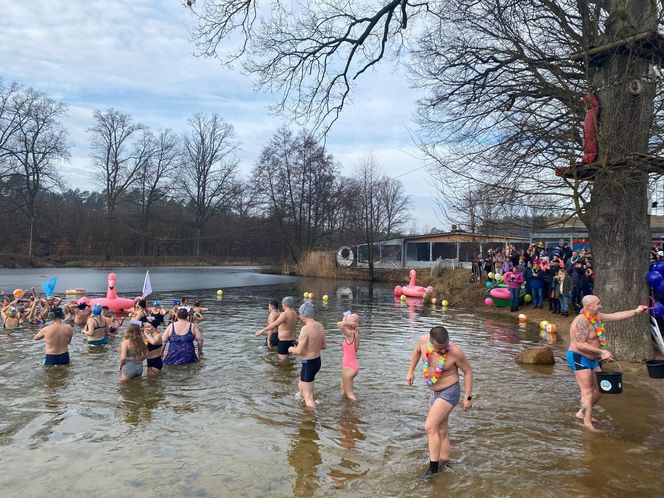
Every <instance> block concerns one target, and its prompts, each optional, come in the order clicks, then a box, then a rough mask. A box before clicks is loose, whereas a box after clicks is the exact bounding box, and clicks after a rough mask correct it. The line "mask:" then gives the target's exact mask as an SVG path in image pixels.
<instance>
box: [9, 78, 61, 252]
mask: <svg viewBox="0 0 664 498" xmlns="http://www.w3.org/2000/svg"><path fill="white" fill-rule="evenodd" d="M21 100H22V105H21V108H20V113H21V114H22V116H21V117H20V118H19V119H18V120H17V127H16V130H15V132H14V133H13V134H12V136H11V138H10V140H9V147H8V149H9V151H10V153H11V161H12V162H13V163H14V164H15V166H16V173H17V174H18V175H19V176H20V177H21V184H22V185H21V189H20V194H21V197H22V198H23V199H24V203H25V210H26V215H27V218H28V223H29V224H30V237H29V242H28V256H30V257H31V256H32V241H33V234H34V225H35V211H36V202H37V198H38V196H39V195H40V194H41V193H42V191H43V190H45V189H47V188H49V187H51V186H53V185H55V184H56V182H57V180H58V175H57V171H56V164H57V162H58V161H61V160H65V159H68V158H69V148H70V144H69V142H68V140H67V131H66V130H65V128H64V127H63V125H62V122H61V121H60V120H61V119H62V117H63V115H64V114H65V112H66V109H67V108H66V106H65V105H64V104H61V103H59V102H56V101H55V100H53V99H50V98H48V97H47V96H46V95H45V94H44V93H42V92H38V91H36V90H33V89H27V90H26V91H25V93H24V96H23V98H22V99H21Z"/></svg>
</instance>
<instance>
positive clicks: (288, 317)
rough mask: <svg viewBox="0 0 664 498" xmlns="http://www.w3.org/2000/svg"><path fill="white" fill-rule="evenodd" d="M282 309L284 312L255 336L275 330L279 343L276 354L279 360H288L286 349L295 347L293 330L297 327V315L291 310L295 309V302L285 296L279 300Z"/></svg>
mask: <svg viewBox="0 0 664 498" xmlns="http://www.w3.org/2000/svg"><path fill="white" fill-rule="evenodd" d="M281 304H282V306H283V307H284V312H283V313H282V314H281V315H279V318H277V319H276V320H275V321H274V322H272V323H271V324H270V325H268V326H267V327H263V328H262V329H260V330H259V331H258V332H257V333H256V335H257V336H258V335H261V334H264V333H265V332H267V331H268V330H270V329H274V328H277V331H278V335H279V343H278V345H277V353H278V354H279V359H280V360H286V359H288V355H289V352H288V349H289V348H290V347H292V346H295V328H296V326H297V313H296V312H295V310H294V309H293V308H294V307H295V300H294V299H293V298H292V297H291V296H286V297H285V298H283V299H282V300H281Z"/></svg>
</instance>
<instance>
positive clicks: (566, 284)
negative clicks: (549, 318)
mask: <svg viewBox="0 0 664 498" xmlns="http://www.w3.org/2000/svg"><path fill="white" fill-rule="evenodd" d="M553 283H554V288H555V295H556V296H557V297H558V299H559V301H560V311H559V312H558V313H562V315H563V316H569V307H568V301H567V300H568V299H569V295H570V293H571V292H572V282H571V280H570V279H569V278H568V276H567V272H566V271H565V270H563V269H562V268H561V269H560V270H558V275H557V276H556V277H555V278H554V279H553ZM554 313H555V311H554Z"/></svg>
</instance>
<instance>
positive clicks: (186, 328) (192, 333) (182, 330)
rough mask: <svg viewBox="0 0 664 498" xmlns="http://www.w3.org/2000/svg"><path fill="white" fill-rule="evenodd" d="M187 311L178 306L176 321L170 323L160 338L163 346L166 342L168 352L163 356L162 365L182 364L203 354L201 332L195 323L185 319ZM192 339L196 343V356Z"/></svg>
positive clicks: (197, 358) (192, 361)
mask: <svg viewBox="0 0 664 498" xmlns="http://www.w3.org/2000/svg"><path fill="white" fill-rule="evenodd" d="M188 317H189V311H187V310H186V309H185V308H180V309H179V310H178V312H177V321H175V322H173V323H171V324H170V325H169V326H168V327H167V328H166V330H165V331H164V335H163V336H162V338H161V340H162V343H163V344H164V346H165V345H166V344H168V353H167V354H166V358H164V365H183V364H185V363H195V362H197V361H198V360H199V359H200V357H201V356H202V354H203V334H202V333H201V331H200V329H199V328H198V326H197V325H195V324H193V323H191V322H189V321H187V318H188ZM194 341H196V344H197V345H198V356H196V348H195V347H194Z"/></svg>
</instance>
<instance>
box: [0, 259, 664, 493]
mask: <svg viewBox="0 0 664 498" xmlns="http://www.w3.org/2000/svg"><path fill="white" fill-rule="evenodd" d="M116 272H117V274H118V287H119V291H120V294H121V295H122V294H123V292H126V293H127V295H129V296H131V295H134V294H136V293H137V292H138V291H140V289H141V287H142V283H143V275H144V272H143V271H140V270H133V269H118V270H116ZM106 273H107V270H106V271H102V270H88V269H84V270H82V269H75V270H73V269H72V270H48V271H44V270H20V271H19V270H16V271H11V270H2V271H0V287H1V288H3V289H4V290H10V289H12V288H14V287H25V286H28V285H32V284H34V283H38V282H40V281H42V280H45V279H47V278H50V277H51V276H56V275H59V276H60V278H61V281H60V283H65V282H63V281H64V280H65V278H66V279H67V280H66V284H65V285H62V286H61V285H60V283H59V285H58V289H61V288H64V287H66V286H72V287H86V288H88V289H90V290H91V291H98V292H102V291H103V290H104V289H105V274H106ZM151 274H152V286H153V289H154V290H155V294H156V295H158V296H159V297H161V298H162V300H163V301H165V302H168V301H169V300H170V299H173V298H179V297H181V296H182V295H186V296H188V297H190V298H201V299H203V300H204V305H206V306H208V307H209V308H210V311H209V312H208V313H207V314H206V320H205V322H203V324H202V325H201V328H202V329H203V331H204V334H205V340H206V343H205V351H204V353H205V354H204V360H203V361H202V362H200V363H199V364H196V365H193V366H187V367H170V368H169V367H166V368H165V369H164V370H163V373H162V375H161V377H159V378H158V379H140V380H134V381H131V382H129V383H126V384H124V385H121V384H120V383H119V382H118V376H117V363H118V356H119V355H118V349H119V343H120V339H119V338H116V339H114V340H112V341H111V343H110V345H109V346H107V347H101V348H90V347H88V346H86V345H85V344H84V342H83V340H82V337H81V336H80V334H77V335H76V336H75V338H74V340H73V343H72V346H71V349H70V351H71V357H72V364H71V365H70V366H69V367H57V368H49V369H46V368H43V367H41V366H40V361H41V356H42V351H43V344H41V343H36V342H34V341H32V333H33V332H34V331H33V330H30V329H22V330H17V331H15V332H13V333H11V334H7V333H4V334H3V335H2V336H0V401H1V402H0V446H1V447H0V452H1V455H2V456H1V457H0V462H2V473H0V486H1V489H2V496H3V497H7V496H17V497H25V496H44V495H47V494H48V495H51V496H65V495H66V496H71V495H79V496H86V497H95V496H111V495H112V496H138V495H140V496H146V497H152V496H232V497H235V496H267V495H269V496H293V495H295V496H337V495H343V496H473V497H484V496H486V497H489V496H589V497H590V496H592V497H594V496H598V497H599V496H661V495H662V490H663V489H664V381H662V380H656V379H650V378H648V377H647V376H646V375H645V374H644V373H643V371H642V370H639V369H637V370H635V371H628V372H627V373H626V374H625V377H624V393H623V394H621V395H618V396H605V397H604V399H603V400H602V401H601V405H600V408H599V409H598V410H597V418H598V419H599V423H598V426H599V427H600V428H602V429H604V430H605V433H603V434H590V433H588V432H587V431H585V430H583V429H582V427H581V425H580V423H578V421H577V420H576V419H575V418H574V416H573V415H574V412H575V411H576V410H577V409H578V390H577V387H576V384H575V382H574V378H573V375H572V374H571V373H570V371H569V370H568V368H567V367H566V365H565V364H564V363H563V362H562V361H560V360H558V361H557V363H556V365H555V366H553V367H523V366H519V365H517V364H515V363H514V354H515V353H516V352H517V351H519V350H520V349H522V348H523V347H524V346H525V345H530V344H537V343H541V342H546V341H547V340H549V339H550V338H546V337H545V338H542V337H540V334H539V330H537V329H536V328H534V327H528V328H525V329H522V328H519V326H518V325H517V324H516V323H515V322H516V320H514V318H513V317H512V318H510V317H505V316H495V317H487V316H484V315H477V314H473V313H471V312H466V311H463V310H448V311H445V310H442V309H441V308H430V307H429V308H421V307H417V306H411V305H401V304H400V303H395V302H394V298H393V296H392V292H391V289H390V288H388V287H386V286H376V287H373V288H369V287H368V286H367V285H366V284H357V283H354V284H353V283H345V282H333V281H326V280H318V281H314V280H307V279H293V278H288V277H277V276H270V275H261V274H258V273H254V271H253V270H252V269H251V268H230V269H226V268H186V269H182V268H159V269H154V270H151ZM70 278H71V280H69V279H70ZM40 279H41V280H40ZM70 281H71V282H72V283H71V284H70V283H69V282H70ZM217 288H223V289H224V291H225V295H224V298H223V299H222V300H217V299H216V296H215V295H214V291H215V290H216V289H217ZM309 290H312V291H314V292H315V295H316V309H317V318H318V320H319V321H321V323H323V325H325V327H326V329H327V331H328V349H327V350H326V351H324V352H323V355H322V360H323V367H322V369H321V371H320V373H319V374H318V376H317V378H316V392H317V399H318V402H319V405H318V410H317V412H316V414H311V413H309V412H308V411H307V410H306V409H305V408H304V405H303V403H302V402H301V401H298V400H296V399H295V398H294V393H295V392H296V390H297V382H298V379H299V375H298V374H299V367H298V365H297V364H296V363H295V361H291V362H287V363H285V364H280V363H279V362H278V360H277V358H276V354H275V353H271V352H270V353H269V352H267V351H266V350H265V349H264V348H262V347H261V346H260V344H261V340H260V339H258V338H256V337H254V336H253V333H254V332H255V331H256V330H257V329H258V328H260V327H262V326H263V325H264V323H265V319H266V315H267V312H266V309H265V308H266V304H267V300H268V299H272V298H277V299H280V298H281V297H283V296H285V295H293V296H300V298H299V299H301V296H302V293H303V292H304V291H309ZM182 291H186V292H184V293H183V292H182ZM323 294H328V295H329V296H330V301H329V303H328V304H323V303H322V302H321V301H320V297H321V296H322V295H323ZM299 299H298V300H299ZM350 308H352V309H353V310H355V311H357V312H358V313H359V314H360V315H361V317H362V324H361V330H362V343H361V349H360V351H359V353H358V358H359V363H360V373H359V375H358V377H357V379H356V382H355V392H356V395H357V397H358V402H357V403H351V402H348V401H345V400H343V399H342V398H341V397H340V394H339V378H340V365H341V341H342V335H341V333H340V332H339V331H338V330H337V329H335V327H334V324H335V323H336V321H338V320H339V318H340V316H341V314H342V312H343V311H345V310H347V309H350ZM440 323H443V324H445V325H446V326H447V327H448V328H449V329H450V331H451V335H452V340H453V341H455V342H456V343H457V344H458V345H459V346H460V347H462V348H463V349H464V350H465V351H466V353H467V355H468V357H469V359H470V362H471V365H472V366H473V368H474V371H475V387H474V389H473V391H474V394H475V402H474V407H473V409H472V410H471V411H470V412H468V413H463V412H462V411H461V410H460V409H459V408H457V409H455V410H454V412H453V414H452V416H451V420H450V432H451V438H452V453H453V460H454V462H455V463H454V465H453V466H452V468H451V469H449V470H447V471H445V472H444V473H442V474H440V475H438V476H437V477H436V478H435V479H433V480H432V481H429V482H424V483H423V482H419V481H418V480H417V477H418V476H419V475H421V474H423V473H424V472H425V471H426V468H427V452H426V437H425V434H424V432H423V423H424V418H425V413H426V409H427V389H426V387H425V385H424V382H423V379H422V378H421V375H419V377H418V378H417V380H416V385H415V386H406V385H405V382H404V381H405V375H406V370H407V367H408V361H409V358H410V355H411V352H412V349H413V347H414V344H415V341H416V339H417V337H418V336H419V335H420V334H422V333H426V332H427V331H428V329H429V328H430V327H432V326H433V325H437V324H440ZM553 347H554V348H555V350H556V355H557V356H559V357H561V356H563V354H564V350H565V347H564V345H562V344H554V345H553ZM419 372H420V370H418V373H419Z"/></svg>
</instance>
